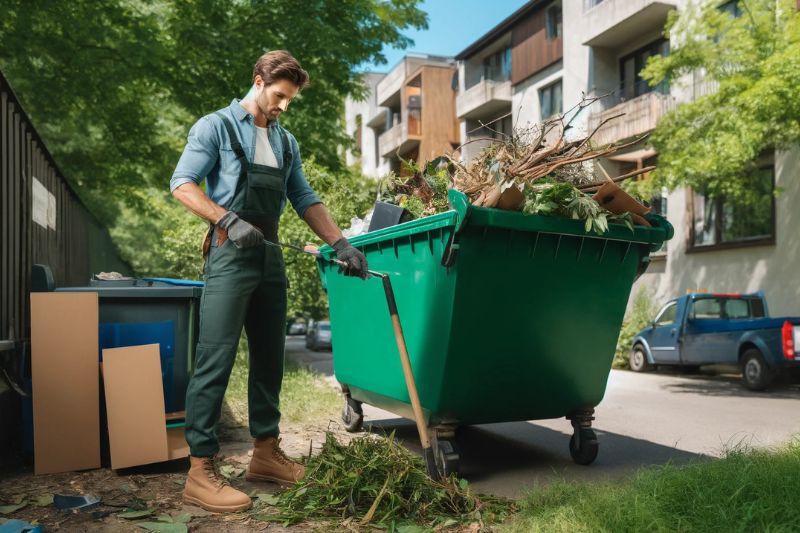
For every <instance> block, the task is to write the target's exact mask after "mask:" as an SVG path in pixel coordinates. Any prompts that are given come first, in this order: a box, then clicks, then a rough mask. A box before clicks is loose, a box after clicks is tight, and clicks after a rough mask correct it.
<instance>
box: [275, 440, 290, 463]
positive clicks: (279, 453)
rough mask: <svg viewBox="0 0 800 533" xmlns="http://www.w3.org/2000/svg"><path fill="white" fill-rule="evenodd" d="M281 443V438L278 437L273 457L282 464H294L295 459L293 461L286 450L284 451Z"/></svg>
mask: <svg viewBox="0 0 800 533" xmlns="http://www.w3.org/2000/svg"><path fill="white" fill-rule="evenodd" d="M280 445H281V441H280V439H278V440H277V441H276V442H275V447H274V448H272V456H273V457H274V458H275V460H277V461H278V462H279V463H282V464H285V465H290V464H292V463H293V462H294V461H292V460H291V459H289V456H287V455H286V453H285V452H284V451H283V450H282V449H281V446H280Z"/></svg>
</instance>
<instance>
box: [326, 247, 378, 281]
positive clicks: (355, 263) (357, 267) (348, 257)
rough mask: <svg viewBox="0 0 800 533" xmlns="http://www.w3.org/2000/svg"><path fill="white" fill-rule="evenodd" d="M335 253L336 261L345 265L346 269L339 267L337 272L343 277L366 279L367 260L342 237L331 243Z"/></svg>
mask: <svg viewBox="0 0 800 533" xmlns="http://www.w3.org/2000/svg"><path fill="white" fill-rule="evenodd" d="M332 246H333V249H334V250H335V251H336V259H338V260H339V261H343V262H344V263H346V264H347V266H346V267H344V266H341V265H340V266H339V272H340V273H344V275H345V276H358V277H360V278H361V279H366V278H367V269H368V268H369V267H368V266H367V258H366V257H364V254H362V253H361V252H359V251H358V250H357V249H356V248H354V247H353V245H352V244H350V243H349V242H348V241H347V239H346V238H344V237H342V238H341V239H339V240H338V241H336V242H335V243H333V245H332Z"/></svg>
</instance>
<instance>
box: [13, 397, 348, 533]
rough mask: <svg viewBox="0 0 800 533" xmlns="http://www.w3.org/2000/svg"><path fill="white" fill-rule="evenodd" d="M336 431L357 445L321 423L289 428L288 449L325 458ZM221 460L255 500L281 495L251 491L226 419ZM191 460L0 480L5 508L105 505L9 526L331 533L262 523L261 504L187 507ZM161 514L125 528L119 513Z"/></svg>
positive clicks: (264, 488) (244, 450)
mask: <svg viewBox="0 0 800 533" xmlns="http://www.w3.org/2000/svg"><path fill="white" fill-rule="evenodd" d="M326 431H332V432H334V433H335V434H336V435H337V438H339V439H340V440H342V441H343V442H347V440H348V439H349V438H350V436H349V434H348V433H346V432H345V431H344V430H343V429H342V428H341V427H340V426H339V424H338V423H337V422H336V421H327V422H326V421H320V422H319V423H317V424H313V425H311V424H282V428H281V432H282V433H281V435H282V446H283V447H284V449H285V450H286V452H287V454H289V455H290V456H292V457H301V456H304V455H308V453H309V449H310V447H313V450H314V452H317V451H319V449H320V448H321V446H322V443H323V442H324V440H325V432H326ZM220 441H221V443H222V450H221V452H220V455H221V457H222V458H223V462H224V463H225V464H226V465H230V467H232V468H229V469H226V470H227V471H228V472H229V473H230V475H231V478H230V481H231V484H232V485H233V486H234V487H236V488H238V489H240V490H243V491H244V492H246V493H247V494H250V495H251V496H255V495H256V494H263V493H267V494H270V493H274V492H276V491H277V490H278V486H277V485H275V484H272V483H251V482H248V481H245V479H244V475H243V473H244V469H245V468H246V467H247V463H248V461H249V460H250V453H252V452H251V449H252V440H251V438H250V435H249V433H248V431H247V429H246V428H245V427H242V426H240V425H238V424H237V423H236V422H235V421H234V417H233V416H231V414H230V412H229V411H227V412H226V413H225V414H223V421H222V423H221V424H220ZM188 465H189V462H188V459H184V460H177V461H170V462H167V463H161V464H157V465H150V466H146V467H138V468H131V469H125V470H120V471H113V470H111V469H110V468H101V469H97V470H89V471H85V472H69V473H64V474H50V475H41V476H34V475H33V471H32V468H30V467H27V468H20V469H19V470H17V471H14V472H5V473H1V474H0V503H9V502H14V501H17V499H18V498H20V497H23V498H28V499H29V500H35V499H37V498H39V497H41V496H45V495H48V494H62V495H93V496H96V497H99V498H100V499H101V502H100V504H99V505H98V506H97V507H94V508H92V509H91V510H88V511H85V512H63V511H60V510H58V509H56V508H55V507H54V506H53V505H52V504H49V505H44V506H41V507H40V506H37V505H36V504H35V503H29V504H28V505H27V506H26V507H24V508H22V509H20V510H18V511H15V512H13V513H10V514H7V515H0V516H2V517H3V518H15V519H20V520H27V521H29V522H33V521H36V522H38V523H39V524H41V525H43V526H44V529H45V531H91V532H98V531H114V532H117V531H122V532H126V531H130V532H134V531H136V532H141V531H143V529H140V528H139V527H138V526H137V525H136V523H137V522H144V521H150V522H153V521H155V520H156V517H158V516H159V515H161V514H164V513H166V514H170V515H172V516H177V515H180V514H186V513H188V514H191V521H190V522H189V523H188V527H189V530H190V531H197V532H204V531H208V532H216V533H219V532H220V531H230V532H239V531H264V530H266V531H272V532H282V531H292V532H305V531H331V527H332V526H331V524H330V523H325V524H300V525H296V526H293V527H290V528H288V529H287V528H284V527H282V526H281V525H280V524H276V523H274V522H265V521H261V520H258V519H256V518H255V515H258V514H259V513H261V512H263V509H262V508H261V506H260V505H259V504H258V503H254V506H253V508H252V509H251V510H249V511H247V512H244V513H235V514H225V515H223V514H214V513H209V512H207V511H204V510H203V509H200V508H199V507H194V506H188V505H184V504H183V502H182V501H181V493H182V491H183V485H184V482H185V480H186V472H187V470H188ZM149 508H153V509H155V511H154V513H153V514H152V516H149V517H146V518H141V519H136V520H126V519H124V518H119V517H118V516H117V514H118V513H120V512H123V511H125V510H128V509H149Z"/></svg>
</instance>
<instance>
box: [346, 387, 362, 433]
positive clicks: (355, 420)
mask: <svg viewBox="0 0 800 533" xmlns="http://www.w3.org/2000/svg"><path fill="white" fill-rule="evenodd" d="M342 424H344V429H345V430H346V431H347V432H348V433H357V432H359V431H361V428H362V427H363V426H364V411H363V410H362V409H361V402H359V401H358V400H354V399H353V398H351V397H350V396H349V395H346V396H345V397H344V408H343V409H342Z"/></svg>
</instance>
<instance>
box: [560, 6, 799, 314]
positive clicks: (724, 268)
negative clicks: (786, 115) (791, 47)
mask: <svg viewBox="0 0 800 533" xmlns="http://www.w3.org/2000/svg"><path fill="white" fill-rule="evenodd" d="M687 3H688V2H687V0H583V2H568V3H567V4H569V5H570V8H569V9H570V11H566V10H565V13H564V16H565V20H566V21H567V24H566V27H565V29H564V31H565V39H568V40H567V41H565V43H568V44H567V45H566V46H567V47H574V48H573V50H569V51H567V52H566V53H565V56H566V58H565V64H567V65H568V67H566V68H569V70H571V71H576V72H581V71H583V72H585V73H586V90H587V93H589V94H593V95H597V96H603V97H602V98H601V99H600V100H599V101H598V102H597V103H596V104H595V105H594V106H593V108H591V109H590V113H589V114H588V116H587V117H586V121H585V126H586V127H588V128H592V129H593V128H594V127H595V126H597V125H598V124H600V123H601V122H602V121H603V120H605V119H606V118H608V117H611V116H615V115H619V114H623V113H624V116H623V117H622V118H621V119H619V120H615V121H613V122H610V123H608V124H607V125H606V126H604V127H602V128H601V129H600V130H598V132H597V139H598V141H600V142H615V141H622V140H625V139H630V138H632V137H634V136H636V135H640V134H642V133H647V132H650V131H652V130H653V129H655V127H656V125H657V124H658V122H659V121H660V120H661V118H662V117H663V116H664V115H665V114H666V113H668V112H669V111H670V110H672V109H674V108H675V107H676V106H678V105H681V104H682V103H686V102H689V101H691V100H692V99H694V98H697V97H699V96H702V95H704V94H707V93H708V91H713V90H715V87H714V84H713V83H709V82H708V81H707V80H704V79H703V78H702V76H699V75H696V74H695V75H692V76H686V77H685V78H683V79H680V80H677V81H675V82H674V83H673V85H672V86H667V85H666V84H662V85H659V86H657V87H650V86H649V85H648V84H647V83H646V82H644V81H643V80H642V79H641V76H640V74H639V73H640V72H641V70H642V68H643V66H644V65H645V63H646V61H647V59H648V58H649V57H650V56H652V55H656V54H662V55H663V54H668V53H669V48H670V42H669V40H668V39H666V38H665V37H664V35H663V28H664V24H665V23H666V20H667V17H668V15H669V12H670V11H672V10H676V9H677V10H680V9H684V8H685V7H686V5H687ZM581 4H582V5H581ZM736 4H737V3H736V2H735V1H730V2H725V3H722V4H721V6H720V9H724V10H727V11H729V12H730V13H731V14H732V15H734V16H738V15H739V14H740V13H739V12H738V10H737V6H736ZM578 10H580V12H578ZM572 21H578V24H574V25H573V24H571V22H572ZM570 34H572V35H570ZM568 35H569V37H566V36H568ZM570 96H571V97H574V95H570ZM657 163H658V154H657V153H655V151H653V150H652V149H651V148H648V147H647V146H646V145H643V146H637V147H632V148H631V149H629V150H626V151H625V152H623V153H619V154H617V155H615V157H612V158H610V159H609V160H606V161H602V162H601V164H602V165H603V166H604V168H606V169H608V170H609V171H610V172H613V173H618V174H621V173H624V172H626V171H629V170H632V169H634V168H641V167H642V166H647V165H650V164H657ZM757 165H758V169H757V171H756V172H755V175H754V176H753V177H754V180H753V186H754V187H757V188H758V189H759V192H760V193H761V196H762V198H763V202H760V203H759V204H758V205H756V206H742V205H737V204H736V203H734V202H732V201H729V200H728V199H725V198H716V199H711V198H709V197H707V196H706V195H704V194H703V193H702V191H693V190H691V189H690V188H686V187H682V188H678V189H677V190H674V191H671V192H670V191H664V192H663V194H662V196H661V197H659V198H654V199H653V207H654V208H655V209H657V210H658V211H660V212H661V213H662V214H664V215H665V216H667V218H668V219H669V220H670V222H671V223H672V224H673V225H674V226H675V237H674V238H673V239H672V240H671V241H670V242H669V243H667V245H666V246H665V248H664V249H662V251H661V252H660V253H658V254H656V255H655V256H654V261H653V263H652V264H651V266H650V269H649V270H648V272H647V273H646V274H645V275H644V276H642V278H641V279H640V280H639V281H638V282H637V284H636V286H635V287H634V291H636V290H638V289H639V288H642V287H648V288H650V289H651V290H652V291H653V293H654V294H655V297H656V300H657V301H658V302H659V303H661V302H664V301H666V300H667V299H669V298H673V297H675V296H678V295H680V294H682V293H684V292H686V291H688V290H707V291H711V292H750V291H756V290H764V291H765V293H766V295H767V299H768V302H769V304H770V311H771V313H772V314H774V315H784V314H797V313H798V312H800V273H798V272H800V269H798V268H797V267H796V262H797V258H798V257H800V256H799V255H798V252H800V235H798V232H797V231H796V228H798V227H800V210H798V209H797V207H796V204H797V201H798V200H800V180H799V179H798V174H800V149H794V150H790V151H784V152H777V153H774V154H765V155H764V156H763V157H762V158H761V159H760V160H759V161H757ZM778 189H782V192H781V193H780V194H779V195H778V196H777V197H776V196H774V194H773V193H774V191H775V190H778Z"/></svg>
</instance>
